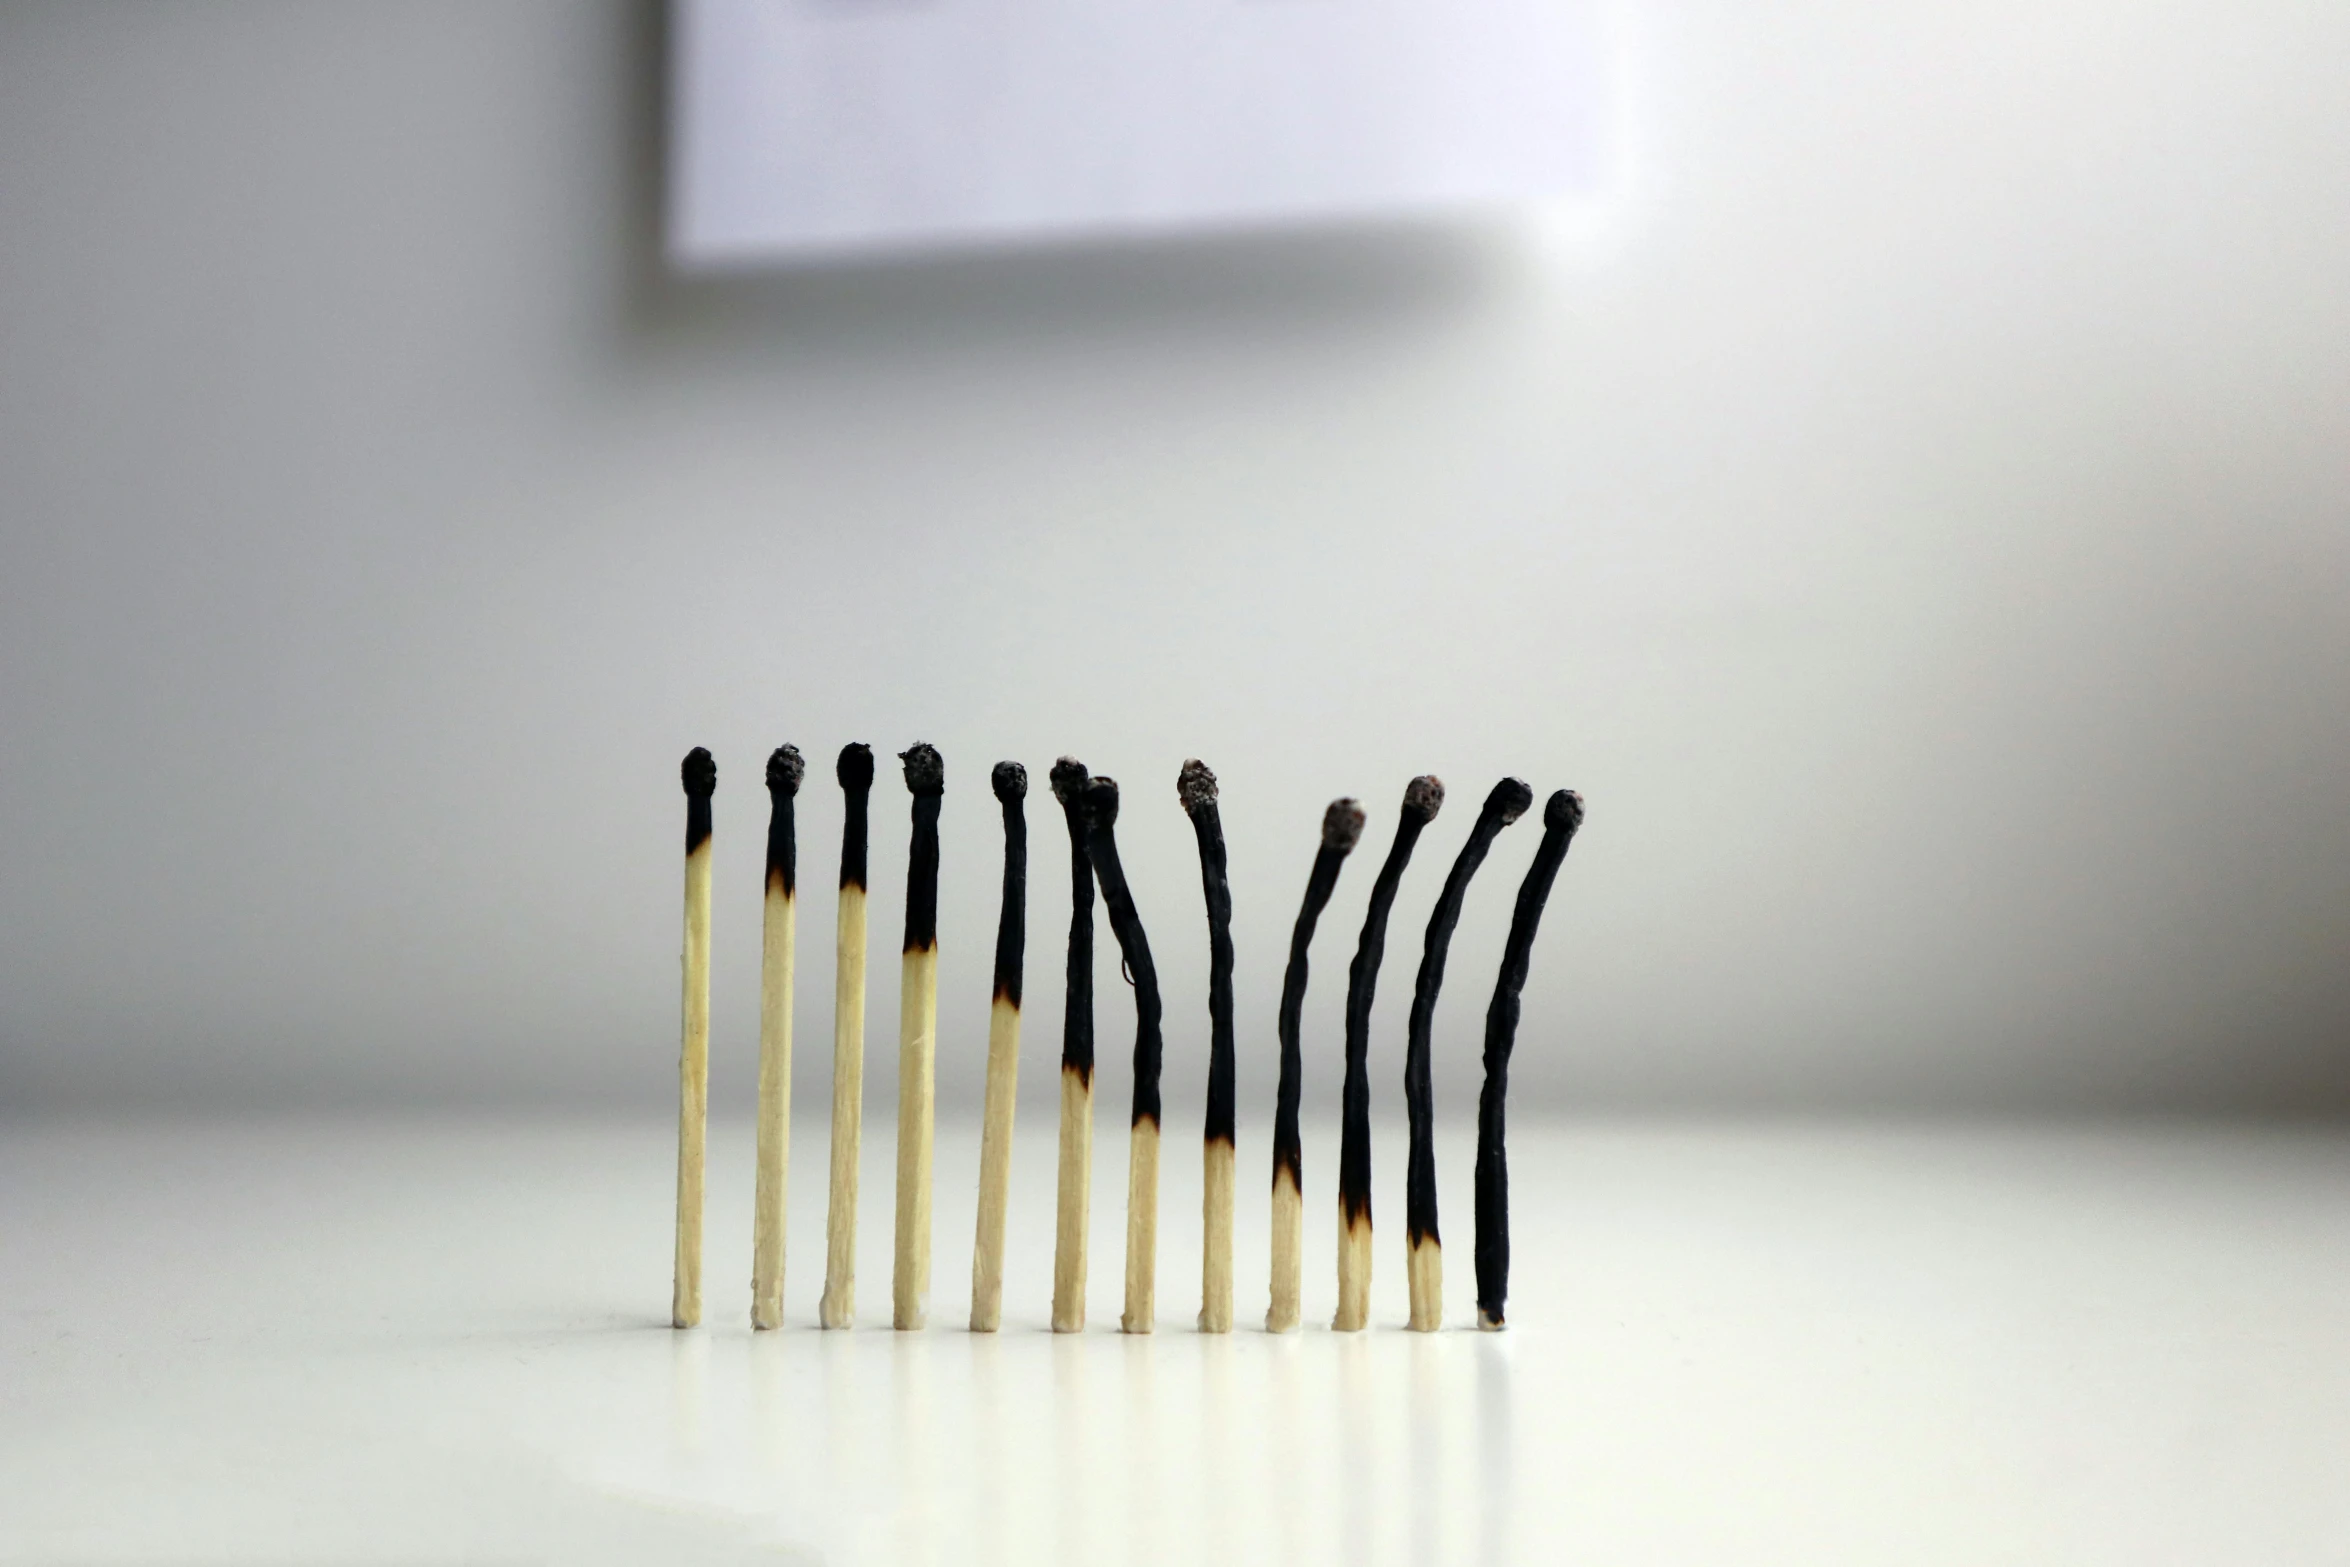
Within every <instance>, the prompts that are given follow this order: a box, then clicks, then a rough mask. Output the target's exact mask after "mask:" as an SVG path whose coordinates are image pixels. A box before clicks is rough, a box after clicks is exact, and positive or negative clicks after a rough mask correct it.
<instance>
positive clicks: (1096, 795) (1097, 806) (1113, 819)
mask: <svg viewBox="0 0 2350 1567" xmlns="http://www.w3.org/2000/svg"><path fill="white" fill-rule="evenodd" d="M1085 819H1086V820H1087V821H1088V822H1091V823H1092V824H1093V825H1094V826H1096V827H1111V826H1115V825H1116V824H1117V821H1118V780H1117V779H1115V778H1111V777H1108V776H1107V775H1105V774H1101V773H1096V774H1095V775H1094V776H1093V777H1091V778H1088V779H1087V780H1086V781H1085Z"/></svg>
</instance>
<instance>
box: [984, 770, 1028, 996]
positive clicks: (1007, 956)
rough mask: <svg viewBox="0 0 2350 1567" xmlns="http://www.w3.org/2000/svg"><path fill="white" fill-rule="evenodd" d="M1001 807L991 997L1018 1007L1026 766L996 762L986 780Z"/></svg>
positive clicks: (1024, 937) (1024, 916)
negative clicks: (1000, 892)
mask: <svg viewBox="0 0 2350 1567" xmlns="http://www.w3.org/2000/svg"><path fill="white" fill-rule="evenodd" d="M988 781H989V782H990V783H992V784H993V785H994V786H995V797H996V799H998V800H999V801H1001V802H1002V803H1003V807H1004V901H1003V911H1002V912H1001V913H1000V914H999V915H998V916H997V917H996V927H995V999H996V1000H998V1001H1002V1002H1007V1003H1009V1004H1010V1005H1011V1006H1012V1008H1013V1009H1014V1010H1015V1011H1016V1010H1018V1008H1019V1006H1020V971H1021V969H1022V968H1023V967H1024V966H1025V964H1026V961H1027V956H1028V808H1027V806H1026V804H1025V803H1024V802H1025V801H1026V800H1027V797H1028V769H1027V768H1025V767H1022V766H1021V765H1020V764H1019V763H1018V762H998V763H996V764H995V772H994V773H993V774H992V775H991V776H990V778H989V780H988Z"/></svg>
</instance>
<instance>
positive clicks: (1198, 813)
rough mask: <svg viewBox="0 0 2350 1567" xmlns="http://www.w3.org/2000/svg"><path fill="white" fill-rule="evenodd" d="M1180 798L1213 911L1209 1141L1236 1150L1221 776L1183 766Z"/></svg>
mask: <svg viewBox="0 0 2350 1567" xmlns="http://www.w3.org/2000/svg"><path fill="white" fill-rule="evenodd" d="M1175 796H1176V798H1177V799H1179V800H1181V801H1182V802H1183V810H1184V814H1185V815H1187V816H1189V817H1190V818H1191V831H1192V835H1193V836H1194V837H1196V838H1197V839H1198V840H1199V881H1200V891H1201V893H1202V894H1203V895H1204V896H1205V897H1206V899H1207V905H1208V1119H1207V1130H1206V1138H1207V1141H1209V1142H1211V1143H1215V1142H1221V1143H1223V1144H1224V1145H1225V1146H1226V1147H1230V1146H1231V1145H1232V1141H1233V1136H1234V1128H1235V1122H1236V1119H1237V1117H1236V1114H1235V1110H1234V1105H1233V1099H1234V1087H1233V1072H1234V1064H1233V1053H1232V1052H1233V1045H1232V887H1231V884H1230V882H1229V881H1227V880H1226V878H1225V863H1224V821H1223V817H1222V816H1221V815H1220V814H1219V813H1218V811H1217V808H1216V775H1215V774H1214V773H1212V772H1210V771H1209V770H1208V765H1207V763H1205V762H1202V761H1199V760H1198V759H1196V758H1195V759H1193V760H1191V761H1188V762H1185V763H1184V764H1183V771H1182V773H1181V774H1180V775H1179V776H1178V777H1177V779H1176V781H1175Z"/></svg>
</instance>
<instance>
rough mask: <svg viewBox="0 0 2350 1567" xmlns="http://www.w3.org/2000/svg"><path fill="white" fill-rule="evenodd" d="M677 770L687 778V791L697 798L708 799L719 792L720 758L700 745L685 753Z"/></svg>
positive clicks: (681, 775)
mask: <svg viewBox="0 0 2350 1567" xmlns="http://www.w3.org/2000/svg"><path fill="white" fill-rule="evenodd" d="M677 771H678V776H679V777H681V778H683V779H684V780H685V792H686V793H687V794H689V795H692V796H693V797H695V798H696V799H701V800H707V799H708V798H710V796H712V795H714V794H716V793H717V792H718V759H717V758H716V757H714V756H712V755H711V754H710V753H709V752H708V751H705V750H703V749H702V748H701V747H700V746H698V745H697V746H695V747H694V748H693V749H692V750H690V751H688V752H686V753H685V761H684V763H683V765H681V766H680V767H679V768H678V769H677Z"/></svg>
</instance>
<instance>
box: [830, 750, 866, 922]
mask: <svg viewBox="0 0 2350 1567" xmlns="http://www.w3.org/2000/svg"><path fill="white" fill-rule="evenodd" d="M832 772H833V776H834V777H836V778H838V779H839V780H840V789H841V793H842V795H843V796H845V801H846V805H847V808H848V814H847V816H846V817H845V818H844V819H843V820H842V822H841V828H840V884H841V886H842V887H844V888H847V887H854V888H855V889H856V890H857V891H858V892H860V893H862V892H863V891H864V890H865V839H866V830H865V811H866V801H867V799H868V797H870V796H871V795H872V793H873V747H871V746H869V745H866V744H864V743H863V742H861V741H852V742H850V743H849V744H847V745H844V746H842V747H841V748H840V760H839V761H838V762H835V763H834V764H833V769H832Z"/></svg>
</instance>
